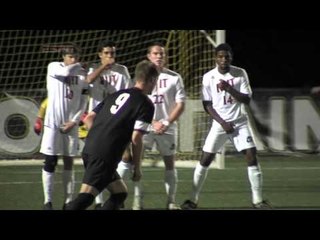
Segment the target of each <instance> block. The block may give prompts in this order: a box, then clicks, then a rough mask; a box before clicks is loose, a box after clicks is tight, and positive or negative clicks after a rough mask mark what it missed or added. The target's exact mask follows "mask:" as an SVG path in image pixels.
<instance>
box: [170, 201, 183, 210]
mask: <svg viewBox="0 0 320 240" xmlns="http://www.w3.org/2000/svg"><path fill="white" fill-rule="evenodd" d="M167 209H168V210H181V207H180V206H179V205H178V204H176V203H168V205H167Z"/></svg>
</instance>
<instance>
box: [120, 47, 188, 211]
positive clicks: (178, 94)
mask: <svg viewBox="0 0 320 240" xmlns="http://www.w3.org/2000/svg"><path fill="white" fill-rule="evenodd" d="M147 58H148V59H149V60H150V61H151V62H152V63H154V64H155V65H156V66H157V68H158V69H159V71H160V75H159V77H158V80H157V84H156V86H155V88H154V89H153V91H152V93H151V94H150V95H149V98H150V99H151V100H152V102H153V104H154V107H155V112H154V116H153V120H152V128H151V131H150V133H149V134H147V135H145V136H144V139H143V143H144V147H145V149H152V146H153V145H154V144H155V143H156V146H157V149H158V151H159V152H160V155H161V156H162V158H163V160H164V164H165V174H164V183H165V190H166V193H167V203H166V208H167V209H169V210H177V209H180V206H179V205H177V204H176V203H175V202H176V201H175V200H176V199H175V196H176V191H177V181H178V174H177V170H176V168H175V154H176V146H177V139H176V137H177V122H176V120H178V118H179V117H180V115H181V114H182V113H183V111H184V106H185V99H186V94H185V90H184V84H183V80H182V78H181V76H180V75H179V74H178V73H176V72H174V71H172V70H170V69H167V68H165V64H166V62H165V59H166V52H165V48H164V46H163V45H162V44H161V43H157V42H156V43H152V44H151V45H150V46H149V47H148V52H147ZM130 168H131V166H130V162H124V161H122V162H121V163H120V164H119V167H118V172H119V173H122V174H120V176H121V177H124V176H125V175H126V174H127V173H128V172H129V170H130ZM142 200H143V192H142V185H141V183H140V182H139V181H135V182H134V200H133V207H132V209H133V210H140V209H142V208H143V202H142Z"/></svg>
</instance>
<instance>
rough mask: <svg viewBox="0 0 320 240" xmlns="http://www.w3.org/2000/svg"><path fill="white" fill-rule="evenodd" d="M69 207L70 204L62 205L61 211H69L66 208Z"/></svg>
mask: <svg viewBox="0 0 320 240" xmlns="http://www.w3.org/2000/svg"><path fill="white" fill-rule="evenodd" d="M69 207H70V202H68V203H65V204H63V206H62V210H69V209H68V208H69Z"/></svg>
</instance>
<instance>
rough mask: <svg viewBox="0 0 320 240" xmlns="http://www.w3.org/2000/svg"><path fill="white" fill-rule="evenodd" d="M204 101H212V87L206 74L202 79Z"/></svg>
mask: <svg viewBox="0 0 320 240" xmlns="http://www.w3.org/2000/svg"><path fill="white" fill-rule="evenodd" d="M202 101H212V93H211V87H210V84H209V81H208V79H207V77H206V76H204V77H203V80H202Z"/></svg>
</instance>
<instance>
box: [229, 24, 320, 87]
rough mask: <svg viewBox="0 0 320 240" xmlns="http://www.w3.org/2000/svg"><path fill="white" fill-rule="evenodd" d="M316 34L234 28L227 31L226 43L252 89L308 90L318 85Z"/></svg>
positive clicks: (319, 57)
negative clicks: (245, 72) (244, 70)
mask: <svg viewBox="0 0 320 240" xmlns="http://www.w3.org/2000/svg"><path fill="white" fill-rule="evenodd" d="M317 35H320V31H319V30H312V29H283V30H280V29H262V30H258V29H250V30H248V29H236V30H227V32H226V41H227V42H228V43H229V44H230V45H231V47H232V48H233V51H234V60H233V64H234V65H236V66H239V67H243V68H245V69H246V70H247V72H248V75H249V79H250V83H251V85H252V87H254V88H258V87H263V88H278V87H281V88H282V87H283V88H309V87H311V86H314V85H320V76H319V73H318V69H319V68H320V65H319V63H320V48H319V44H320V37H319V36H317ZM319 70H320V69H319Z"/></svg>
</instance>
